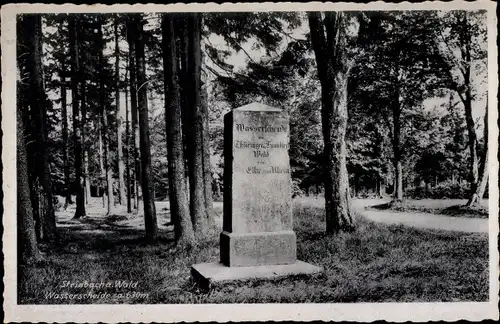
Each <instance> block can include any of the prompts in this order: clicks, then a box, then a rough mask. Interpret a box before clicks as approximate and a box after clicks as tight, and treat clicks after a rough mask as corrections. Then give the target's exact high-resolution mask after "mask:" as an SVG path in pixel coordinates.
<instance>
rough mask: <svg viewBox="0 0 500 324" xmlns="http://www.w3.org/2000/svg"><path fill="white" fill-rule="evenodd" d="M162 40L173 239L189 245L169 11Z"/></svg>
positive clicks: (190, 232)
mask: <svg viewBox="0 0 500 324" xmlns="http://www.w3.org/2000/svg"><path fill="white" fill-rule="evenodd" d="M162 41H163V44H162V47H163V66H164V68H163V71H164V72H163V73H164V90H165V124H166V128H167V129H166V131H167V154H168V178H169V200H170V215H171V221H172V223H174V231H175V238H176V240H177V241H178V244H180V245H182V246H192V245H194V244H195V237H194V231H193V225H192V223H191V219H190V217H189V208H188V197H187V188H186V182H185V180H184V174H185V173H184V165H185V164H184V150H183V145H182V127H181V107H180V102H179V85H178V80H179V79H178V73H177V72H178V71H177V57H176V56H177V49H176V44H175V34H174V24H173V18H172V14H164V15H163V16H162Z"/></svg>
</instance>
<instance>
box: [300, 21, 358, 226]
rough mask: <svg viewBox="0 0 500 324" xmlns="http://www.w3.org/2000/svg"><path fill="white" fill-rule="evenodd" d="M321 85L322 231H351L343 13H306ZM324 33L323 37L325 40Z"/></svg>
mask: <svg viewBox="0 0 500 324" xmlns="http://www.w3.org/2000/svg"><path fill="white" fill-rule="evenodd" d="M308 17H309V26H310V30H311V40H312V44H313V49H314V53H315V56H316V62H317V67H318V74H319V79H320V82H321V120H322V130H323V140H324V159H325V182H324V184H325V211H326V232H327V233H336V232H339V231H340V230H346V231H349V230H352V229H354V221H353V213H352V210H351V201H350V199H351V198H350V194H349V178H348V174H347V161H346V156H347V147H346V142H345V134H346V128H347V81H348V76H349V68H350V66H349V62H348V60H347V53H346V50H347V40H346V35H345V32H346V31H345V29H346V28H347V26H346V25H347V18H346V16H345V13H341V12H328V13H325V20H324V22H323V21H322V20H321V14H320V13H318V12H310V13H308ZM325 30H326V37H325Z"/></svg>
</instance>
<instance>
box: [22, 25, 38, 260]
mask: <svg viewBox="0 0 500 324" xmlns="http://www.w3.org/2000/svg"><path fill="white" fill-rule="evenodd" d="M21 19H24V17H23V18H21ZM23 23H24V21H23ZM21 28H22V27H21ZM18 81H19V80H18ZM23 108H25V107H23V106H22V105H20V104H19V101H18V107H17V109H16V118H17V129H16V137H17V242H18V243H17V244H18V245H17V246H18V252H19V256H18V257H19V263H21V264H32V263H36V262H37V261H38V260H41V259H42V255H41V254H40V251H39V250H38V245H37V235H36V229H35V222H34V218H33V206H32V204H31V202H32V201H31V197H30V183H29V178H28V156H27V152H26V142H25V139H24V125H23ZM24 110H26V109H24Z"/></svg>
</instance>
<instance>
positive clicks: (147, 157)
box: [135, 15, 158, 242]
mask: <svg viewBox="0 0 500 324" xmlns="http://www.w3.org/2000/svg"><path fill="white" fill-rule="evenodd" d="M135 23H136V24H135V28H137V29H136V31H137V32H136V33H135V34H136V38H135V41H136V48H135V52H136V53H135V54H136V55H135V57H136V62H137V85H138V91H137V96H138V110H139V124H140V127H139V135H140V152H141V184H142V199H143V205H144V223H145V226H146V239H147V240H148V241H149V242H154V241H156V239H157V235H158V225H157V220H156V210H155V206H154V201H153V197H152V188H151V185H152V177H151V143H150V141H149V124H148V123H149V119H148V97H147V89H148V86H147V83H146V62H145V57H144V32H143V20H142V17H141V16H140V15H135Z"/></svg>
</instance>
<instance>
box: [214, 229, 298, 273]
mask: <svg viewBox="0 0 500 324" xmlns="http://www.w3.org/2000/svg"><path fill="white" fill-rule="evenodd" d="M296 246H297V243H296V236H295V233H294V232H293V231H281V232H262V233H244V234H241V233H228V232H222V233H221V235H220V261H221V263H222V264H224V265H226V266H228V267H242V266H256V265H272V264H275V265H278V264H292V263H294V262H295V261H296V259H297V256H296V255H297V249H296Z"/></svg>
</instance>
